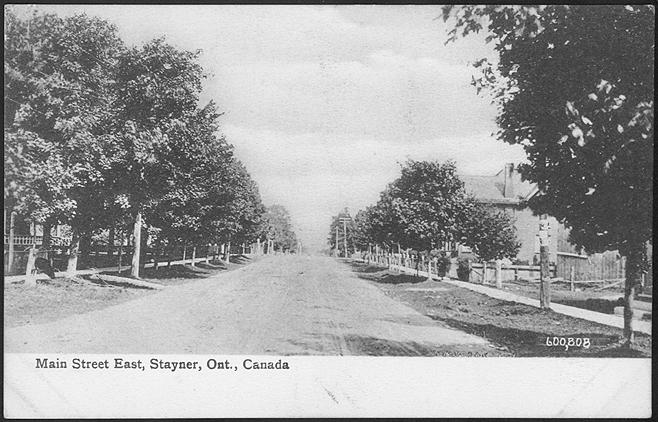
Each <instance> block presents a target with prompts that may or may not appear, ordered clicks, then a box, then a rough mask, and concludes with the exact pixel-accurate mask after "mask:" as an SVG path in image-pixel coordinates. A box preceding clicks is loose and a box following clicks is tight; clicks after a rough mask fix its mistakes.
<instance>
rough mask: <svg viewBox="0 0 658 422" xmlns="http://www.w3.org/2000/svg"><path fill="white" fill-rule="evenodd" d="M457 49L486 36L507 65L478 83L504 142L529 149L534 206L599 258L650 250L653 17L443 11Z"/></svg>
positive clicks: (605, 12)
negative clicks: (464, 38)
mask: <svg viewBox="0 0 658 422" xmlns="http://www.w3.org/2000/svg"><path fill="white" fill-rule="evenodd" d="M444 18H445V19H453V21H454V24H455V27H454V29H453V31H452V33H451V39H454V38H455V37H456V36H457V35H458V34H461V35H468V34H469V33H471V32H473V31H478V30H479V29H481V28H483V27H484V26H485V25H486V27H487V29H488V31H489V33H490V35H489V37H488V39H489V40H495V49H496V51H497V52H498V55H499V62H498V64H497V66H493V65H492V64H491V63H487V62H483V61H481V62H479V63H477V65H478V66H479V67H480V68H481V69H482V70H483V72H482V75H481V77H479V78H478V79H476V80H475V84H476V85H477V86H478V87H479V88H487V89H488V90H489V92H490V93H491V94H492V96H493V98H494V101H495V102H496V103H497V104H498V106H499V116H498V124H499V126H500V128H501V129H500V132H499V137H500V138H501V139H502V140H504V141H505V142H508V143H510V144H521V145H523V146H524V148H525V150H526V152H527V154H528V159H529V161H530V164H529V165H525V166H522V167H521V168H520V170H521V172H522V174H523V176H524V177H525V178H527V179H528V180H530V181H532V182H536V183H537V184H538V186H539V189H540V192H539V194H538V195H536V197H535V198H533V200H532V201H531V203H530V204H531V206H532V207H533V209H534V210H536V211H537V212H539V213H548V214H550V215H553V216H555V217H556V218H558V219H559V220H560V221H565V222H566V223H567V224H568V225H569V226H571V228H572V230H571V234H570V236H571V240H572V241H573V242H575V243H576V244H578V245H580V246H583V247H585V248H586V249H587V250H589V251H590V252H597V251H604V250H608V249H619V250H620V252H621V253H622V254H628V253H629V251H630V250H631V249H633V248H637V247H638V246H637V245H642V244H643V243H644V242H646V241H648V240H650V239H651V236H652V209H653V179H652V178H653V95H654V86H653V72H654V67H653V66H654V32H655V9H654V8H653V6H643V5H638V6H635V5H634V6H613V5H610V6H607V5H606V6H538V7H535V6H493V5H489V6H465V7H454V6H446V7H445V8H444Z"/></svg>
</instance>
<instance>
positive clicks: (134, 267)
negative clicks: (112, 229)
mask: <svg viewBox="0 0 658 422" xmlns="http://www.w3.org/2000/svg"><path fill="white" fill-rule="evenodd" d="M141 249H142V212H141V211H139V212H138V213H137V215H136V216H135V224H134V226H133V259H132V263H131V266H130V276H131V277H133V278H139V258H140V253H141Z"/></svg>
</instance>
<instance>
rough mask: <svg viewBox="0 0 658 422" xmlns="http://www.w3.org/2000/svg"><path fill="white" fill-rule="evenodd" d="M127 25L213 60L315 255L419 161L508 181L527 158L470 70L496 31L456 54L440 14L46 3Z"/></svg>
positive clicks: (220, 95)
mask: <svg viewBox="0 0 658 422" xmlns="http://www.w3.org/2000/svg"><path fill="white" fill-rule="evenodd" d="M38 9H39V10H45V11H48V12H55V13H57V14H60V15H71V14H75V13H87V14H88V15H94V16H98V17H101V18H104V19H106V20H108V21H110V22H112V23H114V24H115V25H116V26H117V28H118V30H119V33H120V36H121V37H122V39H123V40H124V41H125V42H126V43H127V44H129V45H140V44H142V43H144V42H147V41H149V40H151V39H153V38H156V37H162V36H164V37H165V39H166V40H167V42H169V43H171V44H173V45H174V46H176V47H178V48H181V49H186V50H201V51H202V53H201V56H200V62H201V64H202V66H203V67H204V69H205V70H206V72H207V73H208V77H207V79H206V80H205V82H204V90H203V94H202V98H201V99H202V101H203V102H207V101H209V100H211V99H212V100H214V101H215V102H216V103H217V104H218V106H219V109H220V110H222V111H223V112H224V115H223V116H222V118H221V125H222V133H223V134H224V135H225V136H226V138H227V140H228V141H229V142H230V143H231V144H233V145H234V146H235V154H236V156H237V157H238V158H239V159H240V160H241V161H242V162H244V163H245V165H246V167H247V169H248V170H249V172H250V173H251V175H252V176H253V178H254V179H255V180H256V182H257V183H258V186H259V190H260V193H261V197H262V198H263V202H264V203H265V204H266V205H271V204H274V203H277V204H281V205H283V206H285V207H286V208H287V209H288V211H289V212H290V214H291V218H292V223H293V226H294V227H295V230H296V232H297V235H298V237H299V238H300V239H301V241H302V243H303V245H304V246H305V247H307V248H309V250H313V249H320V248H323V247H325V244H326V240H327V237H328V234H329V233H328V231H329V224H330V221H331V216H332V215H335V214H337V213H338V212H340V211H341V210H342V209H343V208H345V207H347V208H348V210H349V211H350V212H351V213H352V215H353V214H355V213H356V211H358V210H359V209H361V208H364V207H365V206H367V205H370V204H373V203H375V202H376V201H377V199H378V197H379V193H380V192H381V191H382V190H383V189H384V188H385V187H386V185H387V184H388V183H390V182H392V181H393V180H394V179H395V178H396V177H397V176H398V175H399V172H400V163H402V162H404V161H406V160H407V159H409V158H411V159H416V160H440V161H445V160H448V159H450V160H454V161H455V162H456V164H457V168H458V171H460V172H461V173H463V174H482V175H487V174H494V173H496V172H497V171H498V170H499V169H501V168H502V167H503V165H504V164H505V163H506V162H514V163H519V162H521V161H523V160H524V158H525V155H524V153H523V150H522V149H521V148H520V147H517V146H511V145H507V144H505V143H503V142H502V141H499V140H497V139H495V136H494V135H493V133H494V132H495V131H496V125H495V116H496V108H495V106H493V105H492V104H491V102H490V99H488V98H486V97H482V96H477V95H476V92H475V88H474V87H472V86H471V85H470V81H471V75H472V74H473V71H472V68H471V67H470V66H469V63H472V62H474V61H475V60H477V59H479V58H482V57H489V58H491V59H494V60H495V55H494V53H493V50H492V47H491V45H488V44H486V43H485V42H484V38H485V36H486V34H480V35H478V36H474V37H471V38H467V39H463V40H459V41H457V42H455V43H451V44H449V45H444V41H445V39H446V38H447V31H448V28H447V26H446V24H444V23H443V20H442V19H440V18H439V17H440V15H441V9H440V6H420V5H386V6H384V5H364V6H358V5H351V6H350V5H347V6H327V5H309V6H301V5H292V6H282V5H241V6H229V5H224V6H210V5H189V6H188V5H185V6H183V5H157V6H156V5H40V6H38Z"/></svg>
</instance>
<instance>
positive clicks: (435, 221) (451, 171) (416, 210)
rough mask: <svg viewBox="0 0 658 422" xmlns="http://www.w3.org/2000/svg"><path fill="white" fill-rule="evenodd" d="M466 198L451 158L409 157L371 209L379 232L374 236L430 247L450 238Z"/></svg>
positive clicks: (421, 248)
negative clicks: (442, 159)
mask: <svg viewBox="0 0 658 422" xmlns="http://www.w3.org/2000/svg"><path fill="white" fill-rule="evenodd" d="M466 200H467V196H466V192H465V190H464V183H463V182H462V181H461V180H460V179H459V178H458V177H457V175H456V168H455V164H454V163H453V162H450V161H448V162H445V163H443V164H441V163H439V162H433V161H413V160H409V161H407V163H405V164H404V165H403V167H402V174H401V175H400V177H399V178H398V179H396V180H395V181H394V182H393V183H391V184H390V185H389V186H388V188H387V190H386V191H384V192H383V193H382V195H381V197H380V200H379V202H378V203H377V205H376V206H375V208H374V210H373V213H372V216H373V217H374V224H373V226H374V228H375V230H377V231H378V232H379V234H378V235H377V234H376V235H375V236H374V237H375V238H376V239H378V240H388V241H389V242H391V244H392V243H393V242H395V243H398V242H399V243H400V245H401V247H402V248H405V249H406V248H412V249H416V250H419V251H430V250H431V249H433V248H434V246H438V245H439V244H441V243H443V242H445V241H452V240H454V238H455V235H456V233H457V225H458V221H459V218H460V216H461V215H462V214H463V213H464V212H465V211H466V209H467V208H466V206H467V201H466Z"/></svg>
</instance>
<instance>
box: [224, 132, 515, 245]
mask: <svg viewBox="0 0 658 422" xmlns="http://www.w3.org/2000/svg"><path fill="white" fill-rule="evenodd" d="M224 133H225V135H226V137H227V139H228V140H229V142H231V143H233V145H234V146H235V153H236V156H237V157H238V158H240V159H241V160H243V161H244V162H245V163H246V165H247V167H248V168H249V169H250V171H251V173H252V175H253V177H254V179H255V180H256V181H257V182H258V185H259V186H260V191H261V194H262V196H263V200H264V201H265V202H266V203H267V204H272V203H279V204H282V205H284V206H286V207H287V208H288V209H289V210H290V213H291V216H292V218H293V222H294V223H295V225H296V226H297V228H298V229H300V230H301V233H302V238H303V239H304V241H305V243H306V244H308V245H313V246H321V245H322V244H324V241H325V238H326V233H325V232H326V230H327V228H328V227H329V221H330V218H331V216H332V215H334V214H336V213H337V212H338V211H340V210H341V209H342V208H344V207H348V208H349V209H350V211H351V212H353V213H354V212H356V211H357V210H358V209H361V208H364V207H365V206H367V205H370V204H372V203H374V202H376V201H377V199H378V197H379V192H381V191H382V190H383V189H384V188H385V187H386V185H387V184H388V183H390V182H392V181H393V180H394V179H395V178H396V177H397V176H398V175H399V171H400V166H399V163H403V162H404V161H406V160H407V159H415V160H439V161H445V160H454V161H456V164H457V168H458V170H459V171H460V172H461V173H463V174H494V173H496V172H497V171H498V170H499V169H500V168H502V166H503V164H504V163H505V162H508V161H513V162H516V163H518V162H520V161H521V160H523V157H524V154H523V152H522V150H521V149H520V148H515V147H512V146H509V145H505V144H502V143H501V142H500V141H498V140H496V139H493V138H492V137H491V136H490V134H489V133H480V134H479V135H477V136H473V137H453V138H443V139H438V138H434V139H422V140H415V141H413V142H410V143H403V142H397V141H387V140H384V139H377V138H361V137H349V136H336V135H335V134H333V133H321V132H306V133H298V134H294V133H289V132H285V131H275V130H270V129H253V128H248V127H241V126H234V125H226V126H225V127H224Z"/></svg>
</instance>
